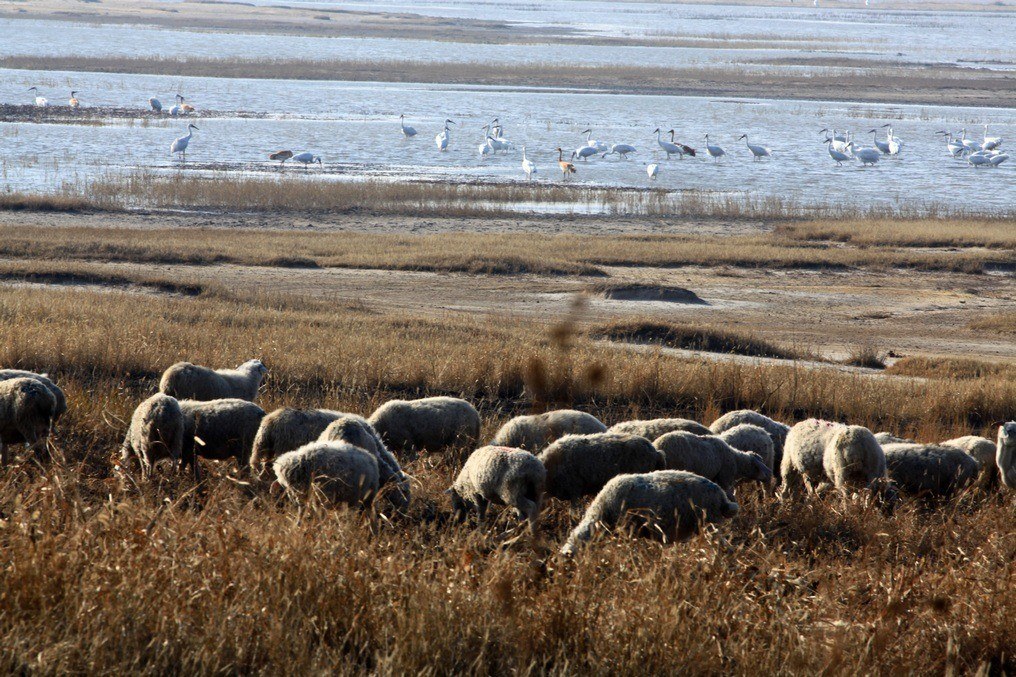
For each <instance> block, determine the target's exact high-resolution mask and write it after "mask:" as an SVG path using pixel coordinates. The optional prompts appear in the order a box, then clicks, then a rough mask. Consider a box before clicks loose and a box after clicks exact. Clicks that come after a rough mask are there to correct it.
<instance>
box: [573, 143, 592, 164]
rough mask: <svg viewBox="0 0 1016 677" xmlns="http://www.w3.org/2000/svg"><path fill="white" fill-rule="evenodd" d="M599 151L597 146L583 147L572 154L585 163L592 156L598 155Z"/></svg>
mask: <svg viewBox="0 0 1016 677" xmlns="http://www.w3.org/2000/svg"><path fill="white" fill-rule="evenodd" d="M598 152H599V151H598V150H596V146H581V147H579V148H576V149H575V152H574V153H572V157H580V158H582V161H583V162H588V158H589V156H590V155H596V154H597V153H598Z"/></svg>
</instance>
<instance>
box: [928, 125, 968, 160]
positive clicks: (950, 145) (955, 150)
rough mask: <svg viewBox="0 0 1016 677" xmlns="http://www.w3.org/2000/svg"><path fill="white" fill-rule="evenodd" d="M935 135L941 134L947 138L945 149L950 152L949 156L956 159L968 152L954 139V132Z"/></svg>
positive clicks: (942, 132)
mask: <svg viewBox="0 0 1016 677" xmlns="http://www.w3.org/2000/svg"><path fill="white" fill-rule="evenodd" d="M935 133H936V134H941V135H942V136H943V137H944V138H945V147H946V150H948V151H949V155H952V156H953V157H956V156H958V155H962V154H963V151H964V150H966V148H964V147H963V144H962V143H960V142H959V141H957V140H956V139H954V138H953V135H952V132H946V131H940V132H935Z"/></svg>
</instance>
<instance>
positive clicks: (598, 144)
mask: <svg viewBox="0 0 1016 677" xmlns="http://www.w3.org/2000/svg"><path fill="white" fill-rule="evenodd" d="M582 133H583V134H585V135H586V145H587V146H590V147H592V148H595V149H596V152H598V153H603V152H604V151H606V150H607V144H605V143H603V142H602V141H596V140H595V139H593V130H592V129H583V130H582Z"/></svg>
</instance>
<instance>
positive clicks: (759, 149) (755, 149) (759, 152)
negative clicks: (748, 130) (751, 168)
mask: <svg viewBox="0 0 1016 677" xmlns="http://www.w3.org/2000/svg"><path fill="white" fill-rule="evenodd" d="M741 139H744V145H746V146H747V147H748V150H750V151H751V154H752V155H754V156H755V160H754V161H755V162H758V161H759V160H761V159H762V158H764V157H767V158H769V159H772V157H773V152H772V151H771V150H769V149H768V148H766V147H765V146H756V145H755V144H752V143H748V135H747V134H742V135H741V138H740V139H738V141H740V140H741Z"/></svg>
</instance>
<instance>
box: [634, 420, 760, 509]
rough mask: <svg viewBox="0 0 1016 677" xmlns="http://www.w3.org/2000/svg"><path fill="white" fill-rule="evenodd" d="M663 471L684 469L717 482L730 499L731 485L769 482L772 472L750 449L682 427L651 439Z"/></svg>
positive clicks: (731, 493)
mask: <svg viewBox="0 0 1016 677" xmlns="http://www.w3.org/2000/svg"><path fill="white" fill-rule="evenodd" d="M653 446H654V447H656V448H657V449H658V450H659V451H660V453H662V454H663V457H664V459H665V461H666V467H667V470H686V471H688V472H693V473H695V474H696V475H701V476H702V477H705V478H706V479H707V480H712V481H713V482H715V483H716V484H718V485H720V487H722V488H723V490H724V491H726V492H727V495H728V496H730V497H731V500H733V496H734V494H733V491H734V487H735V486H736V485H737V484H738V483H740V482H743V481H745V480H754V481H757V482H769V481H770V480H771V479H772V478H773V472H772V470H770V469H769V468H768V466H766V464H765V462H764V461H763V460H762V458H761V457H760V456H759V455H758V454H756V453H753V452H744V451H739V450H737V449H734V448H733V447H731V446H730V445H729V444H727V443H726V442H724V441H723V440H721V439H720V438H719V437H714V436H712V435H709V436H706V435H693V434H692V433H687V432H684V431H682V430H678V431H675V432H672V433H667V434H666V435H663V436H661V437H660V438H659V439H656V440H654V441H653Z"/></svg>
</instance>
